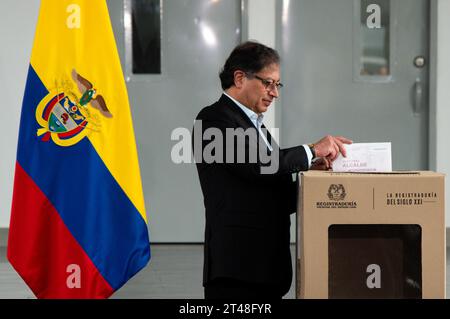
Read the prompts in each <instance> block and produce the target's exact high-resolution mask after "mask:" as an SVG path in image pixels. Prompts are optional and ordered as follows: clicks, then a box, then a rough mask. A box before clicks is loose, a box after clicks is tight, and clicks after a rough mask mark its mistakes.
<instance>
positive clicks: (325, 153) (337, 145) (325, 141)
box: [314, 135, 353, 162]
mask: <svg viewBox="0 0 450 319" xmlns="http://www.w3.org/2000/svg"><path fill="white" fill-rule="evenodd" d="M352 143H353V141H352V140H349V139H348V138H345V137H342V136H331V135H327V136H325V137H324V138H322V139H321V140H320V141H318V142H317V143H314V152H315V153H316V157H324V158H326V159H328V160H329V161H331V162H333V161H334V160H335V159H336V157H337V156H338V155H339V153H341V154H342V155H343V156H344V157H346V156H347V153H346V151H345V148H344V144H352Z"/></svg>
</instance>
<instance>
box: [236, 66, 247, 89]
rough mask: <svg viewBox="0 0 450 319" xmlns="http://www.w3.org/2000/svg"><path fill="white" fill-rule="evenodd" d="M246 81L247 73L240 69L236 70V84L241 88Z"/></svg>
mask: <svg viewBox="0 0 450 319" xmlns="http://www.w3.org/2000/svg"><path fill="white" fill-rule="evenodd" d="M244 81H245V73H244V72H242V71H240V70H236V71H234V86H236V87H237V88H238V89H240V88H242V86H243V85H244Z"/></svg>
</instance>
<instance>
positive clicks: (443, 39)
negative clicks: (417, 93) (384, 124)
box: [436, 0, 450, 227]
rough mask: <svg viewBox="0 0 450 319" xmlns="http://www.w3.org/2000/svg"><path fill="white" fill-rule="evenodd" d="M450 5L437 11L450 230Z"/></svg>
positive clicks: (440, 131) (440, 126)
mask: <svg viewBox="0 0 450 319" xmlns="http://www.w3.org/2000/svg"><path fill="white" fill-rule="evenodd" d="M449 17H450V1H448V0H439V1H438V7H437V21H438V24H437V26H438V27H437V67H436V74H437V79H436V170H437V171H438V172H441V173H445V174H447V178H446V203H447V205H446V206H447V209H446V226H447V227H450V209H449V208H448V207H449V203H450V183H449V178H450V140H449V138H450V19H449Z"/></svg>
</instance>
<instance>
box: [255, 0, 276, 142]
mask: <svg viewBox="0 0 450 319" xmlns="http://www.w3.org/2000/svg"><path fill="white" fill-rule="evenodd" d="M275 1H276V0H248V38H249V40H256V41H258V42H260V43H262V44H264V45H267V46H269V47H272V48H275V41H276V39H275V31H276V27H275V22H276V19H275V14H276V12H275ZM281 78H283V75H281ZM276 104H277V103H276V102H273V103H272V105H271V106H270V108H269V110H268V111H267V112H266V113H265V114H264V124H265V126H266V127H267V129H268V130H271V129H272V128H274V127H275V108H276V107H277V105H276ZM270 132H272V131H270ZM278 137H279V136H278V134H274V138H275V139H276V140H278Z"/></svg>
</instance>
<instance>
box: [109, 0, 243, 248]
mask: <svg viewBox="0 0 450 319" xmlns="http://www.w3.org/2000/svg"><path fill="white" fill-rule="evenodd" d="M161 3H162V7H163V10H162V17H161V21H162V22H161V24H162V25H161V29H162V32H161V50H162V56H161V70H162V72H161V74H155V75H139V76H136V77H133V76H132V77H131V79H130V80H129V81H128V82H127V87H128V95H129V99H130V104H131V109H132V114H133V120H134V129H135V134H136V141H137V147H138V153H139V160H140V167H141V174H142V182H143V187H144V195H145V203H146V208H147V216H148V221H149V228H150V241H151V242H152V243H155V242H203V235H204V208H203V197H202V193H201V190H200V184H199V182H198V177H197V171H196V168H195V164H193V163H192V164H175V163H173V162H172V160H171V151H172V147H173V146H174V145H175V144H176V143H177V141H172V140H171V134H172V131H173V130H174V129H176V128H187V129H189V130H191V128H192V126H193V121H194V119H195V116H196V115H197V113H198V112H199V111H200V109H201V108H203V107H204V106H206V105H209V104H211V103H213V102H214V101H215V100H217V99H218V98H219V96H220V94H221V88H220V81H219V77H218V74H219V70H220V68H221V66H222V65H223V63H224V61H225V59H226V57H227V55H228V54H229V52H231V50H232V49H233V47H235V46H236V44H237V43H239V42H240V39H241V34H240V33H241V31H240V29H241V6H240V5H241V1H240V0H234V1H229V0H227V1H210V0H173V1H162V2H161ZM108 7H109V10H110V15H111V21H112V23H113V28H114V33H115V37H116V42H117V46H118V49H119V54H120V56H121V59H122V67H123V68H124V70H127V69H128V68H127V67H128V66H127V65H125V63H124V62H125V56H126V55H127V52H125V33H124V28H125V26H124V21H125V24H126V19H124V4H123V1H118V0H109V1H108ZM189 143H190V141H189Z"/></svg>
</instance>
